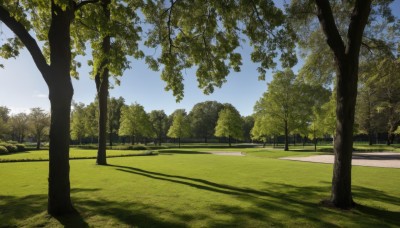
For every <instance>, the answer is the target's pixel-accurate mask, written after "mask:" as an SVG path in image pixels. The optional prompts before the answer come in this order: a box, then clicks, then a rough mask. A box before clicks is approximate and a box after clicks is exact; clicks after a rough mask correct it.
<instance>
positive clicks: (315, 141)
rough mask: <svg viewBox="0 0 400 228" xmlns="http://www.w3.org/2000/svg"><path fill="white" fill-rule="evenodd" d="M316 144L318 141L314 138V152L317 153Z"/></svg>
mask: <svg viewBox="0 0 400 228" xmlns="http://www.w3.org/2000/svg"><path fill="white" fill-rule="evenodd" d="M317 143H318V139H317V138H314V151H315V152H317Z"/></svg>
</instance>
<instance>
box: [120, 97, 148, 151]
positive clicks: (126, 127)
mask: <svg viewBox="0 0 400 228" xmlns="http://www.w3.org/2000/svg"><path fill="white" fill-rule="evenodd" d="M120 121H121V125H120V129H119V135H123V136H129V137H131V143H132V145H133V144H135V142H136V139H138V138H139V137H151V136H152V126H151V123H150V120H149V116H148V115H147V113H146V111H145V110H144V108H143V106H142V105H140V104H137V103H136V104H132V105H130V106H125V107H123V108H122V111H121V120H120Z"/></svg>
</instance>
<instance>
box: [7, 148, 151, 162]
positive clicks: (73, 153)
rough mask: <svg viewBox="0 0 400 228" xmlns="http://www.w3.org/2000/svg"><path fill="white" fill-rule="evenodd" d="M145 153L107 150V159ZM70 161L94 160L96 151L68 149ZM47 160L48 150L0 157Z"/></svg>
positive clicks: (15, 159) (13, 159)
mask: <svg viewBox="0 0 400 228" xmlns="http://www.w3.org/2000/svg"><path fill="white" fill-rule="evenodd" d="M146 153H147V151H143V150H141V151H140V150H107V157H118V156H131V155H132V156H133V155H142V154H146ZM69 156H70V158H71V159H80V158H96V156H97V150H87V149H76V148H71V149H70V155H69ZM48 159H49V151H48V150H31V151H25V152H19V153H13V154H6V155H0V162H7V161H43V160H48Z"/></svg>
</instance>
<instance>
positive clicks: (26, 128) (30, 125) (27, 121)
mask: <svg viewBox="0 0 400 228" xmlns="http://www.w3.org/2000/svg"><path fill="white" fill-rule="evenodd" d="M49 127H50V114H49V113H48V112H46V111H44V110H43V109H41V108H31V109H30V113H29V114H26V113H23V112H22V113H18V114H15V115H11V114H10V109H9V108H7V107H6V106H0V141H14V142H18V143H23V142H25V140H27V139H29V140H30V141H34V142H36V148H37V149H40V146H41V142H42V141H48V135H49Z"/></svg>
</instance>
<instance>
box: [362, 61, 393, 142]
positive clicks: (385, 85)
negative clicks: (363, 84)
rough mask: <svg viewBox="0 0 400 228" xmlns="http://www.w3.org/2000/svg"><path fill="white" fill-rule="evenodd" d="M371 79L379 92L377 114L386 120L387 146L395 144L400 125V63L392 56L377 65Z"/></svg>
mask: <svg viewBox="0 0 400 228" xmlns="http://www.w3.org/2000/svg"><path fill="white" fill-rule="evenodd" d="M376 66H377V67H376V71H375V72H374V75H373V76H372V77H371V78H370V79H369V80H370V81H371V84H372V86H374V87H375V88H376V89H377V90H378V93H377V96H378V105H377V107H376V108H377V112H378V113H379V114H380V115H382V116H383V117H384V120H386V126H387V127H386V132H387V135H388V136H387V145H390V144H392V143H393V139H394V133H395V131H396V129H397V128H398V126H399V125H400V91H399V88H400V63H399V62H398V60H397V61H396V59H395V58H394V57H393V56H392V57H391V58H390V57H389V58H384V59H382V60H380V61H379V62H378V64H376Z"/></svg>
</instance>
